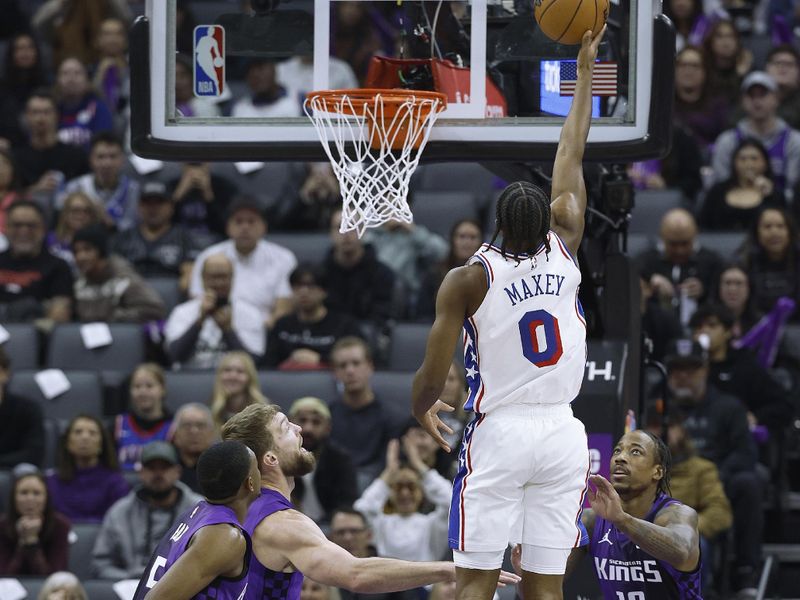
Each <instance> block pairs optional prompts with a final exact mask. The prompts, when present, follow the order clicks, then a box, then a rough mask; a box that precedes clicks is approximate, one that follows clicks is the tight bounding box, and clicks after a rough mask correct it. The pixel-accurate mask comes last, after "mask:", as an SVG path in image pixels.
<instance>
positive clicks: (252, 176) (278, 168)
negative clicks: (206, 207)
mask: <svg viewBox="0 0 800 600" xmlns="http://www.w3.org/2000/svg"><path fill="white" fill-rule="evenodd" d="M231 91H233V87H231ZM246 94H247V92H245V95H246ZM240 97H241V96H240ZM237 99H238V98H234V101H235V100H237ZM292 176H293V172H292V169H291V168H290V165H289V164H287V163H283V162H268V163H264V166H263V167H261V168H260V169H258V170H257V171H253V172H252V173H247V174H246V175H242V174H240V173H239V174H238V177H237V179H236V181H237V183H239V184H240V186H241V191H242V192H243V193H247V194H250V195H251V196H255V197H256V198H258V201H259V202H260V203H261V204H262V206H264V208H265V209H266V210H267V211H269V210H270V209H271V208H272V207H274V206H275V205H276V204H278V201H279V200H281V195H282V194H286V193H287V188H290V189H291V191H292V192H295V191H296V190H297V189H299V186H300V185H301V184H302V180H301V181H298V182H297V183H296V185H292V182H291V179H292Z"/></svg>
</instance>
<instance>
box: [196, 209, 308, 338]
mask: <svg viewBox="0 0 800 600" xmlns="http://www.w3.org/2000/svg"><path fill="white" fill-rule="evenodd" d="M266 232H267V223H266V221H265V219H264V215H263V214H262V212H261V208H260V206H259V205H258V203H257V202H256V201H255V199H253V198H250V197H247V196H240V197H239V198H238V199H237V200H236V201H235V202H234V203H233V204H232V205H231V208H230V211H229V213H228V225H227V234H228V238H229V239H228V240H226V241H224V242H220V243H219V244H214V245H213V246H211V247H209V248H206V249H205V250H204V251H203V252H202V253H201V254H200V256H198V257H197V260H196V261H195V265H194V269H193V270H192V280H191V283H190V284H189V293H190V294H191V295H192V296H198V295H200V294H201V293H202V291H203V289H202V278H201V268H202V267H201V265H202V264H203V263H204V261H205V259H206V257H208V256H211V255H212V254H224V255H225V256H227V257H228V258H229V259H230V261H231V262H232V263H233V266H234V271H235V273H236V277H235V279H234V281H233V290H232V293H231V299H233V300H242V301H244V302H247V303H248V304H251V305H252V306H255V307H256V308H257V309H258V310H259V312H260V313H261V322H262V323H263V324H264V325H266V327H267V328H271V327H272V325H273V324H274V323H275V321H277V320H278V319H279V318H281V317H282V316H283V315H285V314H287V313H288V312H289V311H290V310H291V307H292V300H291V293H292V291H291V288H290V287H289V274H290V273H291V272H292V270H293V269H294V268H295V267H296V266H297V259H296V258H295V256H294V254H293V253H292V252H291V251H290V250H287V249H286V248H284V247H282V246H279V245H277V244H273V243H272V242H269V241H267V240H264V239H262V238H263V237H264V234H265V233H266Z"/></svg>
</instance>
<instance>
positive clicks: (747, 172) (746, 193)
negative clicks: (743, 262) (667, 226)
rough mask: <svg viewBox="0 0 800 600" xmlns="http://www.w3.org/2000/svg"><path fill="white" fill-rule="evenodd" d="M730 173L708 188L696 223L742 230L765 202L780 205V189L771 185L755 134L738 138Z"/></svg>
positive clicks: (782, 202) (763, 151)
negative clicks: (725, 178)
mask: <svg viewBox="0 0 800 600" xmlns="http://www.w3.org/2000/svg"><path fill="white" fill-rule="evenodd" d="M729 172H730V177H729V178H728V179H727V180H726V181H722V182H719V183H716V184H714V186H713V187H712V188H711V189H710V190H708V193H707V194H706V197H705V201H704V202H703V208H702V210H701V211H700V217H699V219H698V220H699V222H700V227H702V228H703V229H721V230H725V231H744V230H746V229H747V228H748V227H749V226H750V224H751V223H752V222H753V220H754V219H755V218H756V216H757V215H758V213H759V212H760V211H761V210H763V209H764V208H765V207H768V206H776V207H781V206H785V204H786V202H785V199H784V196H783V193H782V192H781V191H779V190H776V189H775V184H774V181H773V173H772V167H771V166H770V160H769V155H768V154H767V150H766V148H764V145H763V144H762V143H761V142H759V141H758V140H757V139H755V138H744V139H742V140H741V141H739V145H738V146H737V147H736V150H734V151H733V155H732V156H731V168H730V171H729Z"/></svg>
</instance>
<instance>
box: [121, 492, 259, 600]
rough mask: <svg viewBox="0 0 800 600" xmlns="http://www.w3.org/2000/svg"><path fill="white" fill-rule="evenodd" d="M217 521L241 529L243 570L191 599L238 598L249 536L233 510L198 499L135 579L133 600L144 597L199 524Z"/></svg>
mask: <svg viewBox="0 0 800 600" xmlns="http://www.w3.org/2000/svg"><path fill="white" fill-rule="evenodd" d="M220 523H228V524H230V525H232V526H234V527H237V528H239V529H242V532H243V533H244V537H245V540H247V550H246V552H245V555H244V559H243V561H244V562H243V564H244V569H243V571H242V574H241V575H239V577H235V578H232V577H217V578H216V579H215V580H214V581H212V582H211V583H210V584H209V585H208V586H207V587H206V588H205V589H203V590H202V591H201V592H199V593H198V594H197V595H195V596H193V598H194V599H195V600H211V599H212V598H213V599H214V600H242V599H243V598H244V597H245V592H246V590H247V584H248V579H247V571H248V568H249V565H250V556H251V554H252V544H251V543H250V536H249V535H248V534H247V533H246V532H244V529H243V528H242V526H241V525H240V524H239V521H238V519H237V518H236V513H234V512H233V510H231V509H230V508H228V507H227V506H222V505H220V504H210V503H208V502H206V501H205V500H201V501H200V502H198V503H197V504H196V505H195V507H194V508H192V509H190V510H188V511H186V512H185V513H183V515H181V517H180V518H179V519H178V520H177V522H176V523H175V525H173V527H172V529H170V530H169V531H168V532H167V534H166V535H165V536H164V539H162V540H161V542H160V543H159V544H158V547H157V548H156V551H155V552H154V553H153V557H152V558H151V559H150V563H149V564H148V565H147V569H145V572H144V575H143V576H142V579H141V581H139V587H137V588H136V593H135V594H134V595H133V600H144V597H145V594H147V592H149V591H150V589H151V588H152V587H153V586H154V585H155V584H156V582H158V580H159V579H161V577H162V576H163V575H164V573H166V572H167V571H168V570H169V568H170V567H171V566H172V565H174V564H175V562H177V560H178V559H179V558H180V557H181V556H182V555H183V553H184V552H186V549H187V548H188V546H189V541H190V540H191V539H192V536H193V535H194V534H195V533H197V532H198V531H199V530H200V529H201V528H203V527H206V526H208V525H219V524H220Z"/></svg>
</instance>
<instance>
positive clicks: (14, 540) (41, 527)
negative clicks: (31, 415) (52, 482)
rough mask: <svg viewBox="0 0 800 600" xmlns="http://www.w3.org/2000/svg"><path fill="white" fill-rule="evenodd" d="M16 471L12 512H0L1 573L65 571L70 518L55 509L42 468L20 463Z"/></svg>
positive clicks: (11, 504) (24, 574)
mask: <svg viewBox="0 0 800 600" xmlns="http://www.w3.org/2000/svg"><path fill="white" fill-rule="evenodd" d="M14 474H15V479H14V484H13V485H12V486H11V494H10V497H9V501H8V507H9V508H8V512H7V513H6V514H5V515H2V516H0V576H3V575H11V576H37V577H42V576H45V575H50V574H51V573H54V572H55V571H63V570H64V569H66V568H67V554H68V551H69V542H68V541H67V538H68V536H69V530H70V524H69V521H68V520H67V519H66V517H64V516H63V515H60V514H59V513H57V512H56V511H55V510H54V509H53V504H52V501H51V499H50V495H49V494H48V492H47V484H46V483H45V479H44V476H43V475H42V474H41V473H40V472H39V470H38V469H36V468H35V467H33V466H30V465H20V466H18V467H17V468H16V469H15V470H14Z"/></svg>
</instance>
